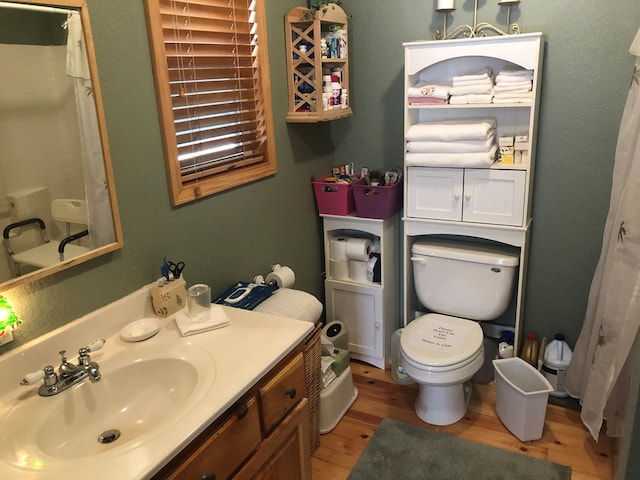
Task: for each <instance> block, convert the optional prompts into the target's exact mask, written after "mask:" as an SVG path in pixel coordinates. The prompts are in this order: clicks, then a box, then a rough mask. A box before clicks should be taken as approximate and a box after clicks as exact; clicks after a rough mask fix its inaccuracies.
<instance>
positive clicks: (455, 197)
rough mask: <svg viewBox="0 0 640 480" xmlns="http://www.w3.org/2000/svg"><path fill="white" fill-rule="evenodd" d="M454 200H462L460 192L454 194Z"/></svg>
mask: <svg viewBox="0 0 640 480" xmlns="http://www.w3.org/2000/svg"><path fill="white" fill-rule="evenodd" d="M453 199H454V200H456V201H457V200H460V194H459V193H458V192H456V193H454V194H453Z"/></svg>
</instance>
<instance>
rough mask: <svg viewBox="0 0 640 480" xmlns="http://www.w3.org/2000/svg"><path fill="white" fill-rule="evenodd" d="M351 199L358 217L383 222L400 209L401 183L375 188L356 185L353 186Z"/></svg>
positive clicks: (360, 184)
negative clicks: (381, 220) (353, 201)
mask: <svg viewBox="0 0 640 480" xmlns="http://www.w3.org/2000/svg"><path fill="white" fill-rule="evenodd" d="M353 198H354V200H355V203H356V215H357V216H358V217H364V218H380V219H383V220H384V219H386V218H389V217H391V216H393V214H395V213H396V212H397V211H398V210H400V208H402V182H397V183H395V184H393V185H385V186H375V187H374V186H372V185H366V184H364V183H358V184H357V185H354V186H353Z"/></svg>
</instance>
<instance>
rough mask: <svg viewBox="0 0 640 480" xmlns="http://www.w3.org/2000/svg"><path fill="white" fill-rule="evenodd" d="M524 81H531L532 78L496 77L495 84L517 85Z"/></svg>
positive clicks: (516, 76) (515, 76) (517, 76)
mask: <svg viewBox="0 0 640 480" xmlns="http://www.w3.org/2000/svg"><path fill="white" fill-rule="evenodd" d="M525 80H533V76H524V75H522V76H521V75H497V76H496V84H498V83H518V82H523V81H525Z"/></svg>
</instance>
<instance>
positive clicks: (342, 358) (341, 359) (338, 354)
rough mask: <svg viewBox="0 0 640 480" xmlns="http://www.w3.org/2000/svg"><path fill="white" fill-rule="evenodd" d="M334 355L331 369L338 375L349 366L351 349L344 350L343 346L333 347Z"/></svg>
mask: <svg viewBox="0 0 640 480" xmlns="http://www.w3.org/2000/svg"><path fill="white" fill-rule="evenodd" d="M333 353H334V357H333V363H332V364H331V369H332V370H333V373H335V374H336V377H339V376H340V375H342V372H344V371H345V370H346V369H347V367H348V366H349V359H350V356H349V350H344V349H342V348H334V349H333Z"/></svg>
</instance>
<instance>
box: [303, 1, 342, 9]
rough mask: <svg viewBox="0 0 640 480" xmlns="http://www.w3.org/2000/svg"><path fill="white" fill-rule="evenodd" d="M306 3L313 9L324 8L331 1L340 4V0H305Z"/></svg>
mask: <svg viewBox="0 0 640 480" xmlns="http://www.w3.org/2000/svg"><path fill="white" fill-rule="evenodd" d="M307 3H308V4H309V8H310V9H311V10H314V11H315V10H321V9H326V8H327V6H328V5H329V4H331V3H334V4H336V5H341V4H342V0H307Z"/></svg>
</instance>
